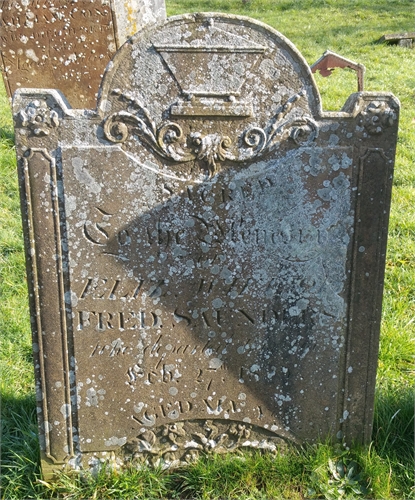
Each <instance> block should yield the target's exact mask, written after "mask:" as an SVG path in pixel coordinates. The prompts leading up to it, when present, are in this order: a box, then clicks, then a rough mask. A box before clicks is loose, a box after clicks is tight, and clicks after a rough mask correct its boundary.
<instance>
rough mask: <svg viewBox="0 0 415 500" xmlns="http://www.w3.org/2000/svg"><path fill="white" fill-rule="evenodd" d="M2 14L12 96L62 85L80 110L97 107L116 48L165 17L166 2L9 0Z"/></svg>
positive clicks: (4, 69) (6, 73) (0, 28)
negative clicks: (24, 91)
mask: <svg viewBox="0 0 415 500" xmlns="http://www.w3.org/2000/svg"><path fill="white" fill-rule="evenodd" d="M0 12H1V18H0V40H1V47H0V50H1V67H2V73H3V78H4V81H5V85H6V90H7V93H8V95H9V97H11V96H12V95H13V93H14V92H15V90H16V89H19V88H56V89H59V90H60V91H61V92H63V93H64V94H65V97H66V98H67V99H68V101H69V103H70V105H71V106H72V107H74V108H94V107H95V105H96V93H97V91H98V87H99V85H100V81H101V78H102V75H103V73H104V70H105V67H106V65H107V64H108V62H109V61H110V60H111V58H112V57H113V55H114V54H115V52H116V50H117V49H118V48H119V47H120V46H121V45H122V44H123V43H124V42H125V41H126V40H127V38H128V37H130V36H132V35H133V34H134V33H136V32H137V31H138V30H139V29H140V28H142V27H143V26H144V25H145V24H147V23H155V22H157V21H162V20H164V18H165V8H164V1H163V0H92V1H91V0H69V1H59V2H56V1H54V0H3V1H2V4H1V10H0Z"/></svg>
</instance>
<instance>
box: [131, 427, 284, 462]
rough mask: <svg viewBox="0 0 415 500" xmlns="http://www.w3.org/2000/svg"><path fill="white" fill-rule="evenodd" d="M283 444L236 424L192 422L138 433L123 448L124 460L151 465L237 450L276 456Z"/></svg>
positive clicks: (266, 433) (273, 436) (274, 437)
mask: <svg viewBox="0 0 415 500" xmlns="http://www.w3.org/2000/svg"><path fill="white" fill-rule="evenodd" d="M284 444H285V440H284V439H283V438H281V437H280V436H278V435H276V434H275V433H273V432H269V431H266V430H265V429H261V428H259V427H257V426H255V425H251V424H248V423H245V422H238V421H222V420H191V421H189V420H188V421H183V422H175V423H171V424H165V425H163V426H161V427H158V428H156V429H154V430H150V429H141V431H140V433H139V434H138V435H137V437H135V438H133V439H131V440H129V441H128V442H127V443H126V444H125V445H124V446H123V447H122V454H123V455H124V458H125V459H126V460H128V461H129V460H131V459H137V460H143V461H145V462H146V463H148V464H151V465H160V464H162V463H164V464H166V465H170V464H175V465H177V464H179V463H186V462H192V461H194V460H196V459H197V458H198V457H199V455H200V454H201V453H212V452H214V453H228V452H230V451H236V450H238V449H248V448H250V449H262V450H268V451H271V452H275V451H276V450H277V449H281V446H284Z"/></svg>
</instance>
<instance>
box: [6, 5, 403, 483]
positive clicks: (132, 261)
mask: <svg viewBox="0 0 415 500" xmlns="http://www.w3.org/2000/svg"><path fill="white" fill-rule="evenodd" d="M398 114H399V103H398V101H397V100H396V98H395V97H393V96H392V95H391V94H389V93H370V92H359V93H356V94H353V95H352V96H350V98H349V100H348V101H347V103H346V104H345V106H344V108H343V110H341V111H340V112H338V113H323V112H322V111H321V104H320V97H319V94H318V91H317V89H316V86H315V83H314V80H313V77H312V75H311V72H310V69H309V67H308V65H307V63H306V62H305V60H304V59H303V57H302V56H301V55H300V54H299V52H298V51H297V49H296V48H295V47H294V46H293V45H292V44H291V42H289V41H288V40H287V39H286V38H284V37H283V36H282V35H280V34H279V33H278V32H276V31H274V30H273V29H271V28H269V27H267V26H265V25H263V24H261V23H259V22H256V21H253V20H250V19H247V18H243V17H237V16H226V15H219V14H193V15H185V16H180V17H174V18H171V19H169V20H168V21H166V22H165V23H164V25H162V26H159V27H155V28H150V27H149V28H147V29H145V30H143V31H142V32H140V33H139V34H137V35H136V36H134V37H133V38H131V39H130V41H129V42H127V43H126V44H125V45H124V46H123V47H122V48H121V49H120V50H119V51H118V52H117V54H116V55H115V57H114V59H113V61H112V62H111V64H110V66H109V68H108V71H107V73H106V75H105V78H104V80H103V82H102V86H101V90H100V94H99V100H98V106H97V111H96V112H91V111H85V110H76V109H70V108H69V107H68V106H67V104H66V101H65V99H64V98H63V96H62V95H61V94H60V93H59V92H57V91H54V90H47V89H43V90H30V91H29V90H25V91H21V92H18V93H17V94H16V96H15V99H14V118H15V127H16V143H17V155H18V163H19V178H20V185H21V194H22V210H23V220H24V228H25V239H26V252H27V262H28V271H29V277H30V303H31V314H32V326H33V338H34V352H35V365H36V380H37V388H38V391H37V393H38V405H39V426H40V435H41V447H42V464H43V468H44V471H45V474H46V475H51V474H52V473H53V471H54V470H59V469H65V468H75V469H79V468H83V469H88V468H92V469H94V468H96V467H98V466H99V464H100V463H102V462H105V461H109V462H111V463H112V464H114V465H115V466H117V467H122V466H123V465H124V464H128V463H131V462H132V463H136V464H137V466H139V464H142V463H149V464H154V465H163V466H166V467H167V466H172V465H173V466H174V465H179V464H181V463H185V462H188V461H191V460H194V459H196V458H197V457H198V456H199V455H200V454H201V453H205V452H210V451H216V452H218V453H226V452H229V451H232V450H237V449H249V448H256V449H266V450H270V451H272V450H276V449H277V448H279V447H281V446H285V445H286V444H287V443H303V442H315V441H318V440H320V439H325V438H327V437H331V438H332V439H333V440H339V441H343V442H345V443H351V442H352V441H360V442H367V441H369V440H370V436H371V429H372V418H373V401H374V386H375V376H376V363H377V352H378V337H379V325H380V314H381V300H382V289H383V272H384V263H385V251H386V239H387V227H388V214H389V205H390V193H391V183H392V171H393V164H394V156H395V146H396V138H397V128H398Z"/></svg>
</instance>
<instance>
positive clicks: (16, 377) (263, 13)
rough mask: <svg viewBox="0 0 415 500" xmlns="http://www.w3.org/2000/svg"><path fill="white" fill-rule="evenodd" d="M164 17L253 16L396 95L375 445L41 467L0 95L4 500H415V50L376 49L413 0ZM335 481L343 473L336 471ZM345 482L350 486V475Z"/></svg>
mask: <svg viewBox="0 0 415 500" xmlns="http://www.w3.org/2000/svg"><path fill="white" fill-rule="evenodd" d="M166 3H167V8H168V14H169V15H173V14H180V13H185V12H194V11H210V12H212V11H220V12H226V13H234V14H241V15H246V16H250V17H253V18H255V19H258V20H260V21H263V22H265V23H267V24H270V25H271V26H272V27H274V28H275V29H277V30H278V31H280V32H281V33H283V34H284V35H285V36H286V37H287V38H289V39H290V40H291V41H292V42H293V43H294V44H295V45H296V46H297V48H298V49H299V50H300V51H301V52H302V54H303V55H304V57H305V58H306V60H307V62H308V63H309V64H312V63H313V62H315V61H316V60H317V59H318V58H319V57H320V56H321V55H322V53H323V52H324V51H325V50H326V49H330V50H332V51H334V52H337V53H340V54H341V55H343V56H345V57H347V58H349V59H352V60H355V61H356V62H359V63H363V64H364V65H365V66H366V74H365V90H386V91H391V92H393V93H394V94H395V95H396V96H397V97H398V98H399V99H400V101H401V104H402V110H401V119H400V129H399V140H398V149H397V154H396V166H395V177H394V187H393V197H392V209H391V220H390V228H389V243H388V255H387V263H386V278H385V292H384V304H383V320H382V331H381V342H380V353H379V368H378V377H377V389H376V405H375V420H374V430H373V437H372V443H371V445H370V447H368V448H362V447H352V448H351V449H350V450H345V449H337V448H335V447H332V446H330V445H328V444H325V443H322V444H320V445H318V446H313V447H305V448H303V449H294V448H293V449H288V450H287V451H286V452H285V453H284V454H276V455H273V454H263V455H261V454H255V453H247V454H243V455H242V454H240V455H231V456H211V457H202V458H201V459H200V460H199V461H198V462H197V463H195V464H192V465H189V466H188V467H186V468H183V469H179V470H177V471H175V472H174V473H171V474H167V473H165V472H163V471H162V470H146V469H143V470H140V471H137V470H131V471H126V472H125V473H122V474H120V473H117V472H115V471H109V470H105V469H103V470H102V471H101V472H100V473H99V475H98V476H97V477H92V476H83V477H81V476H79V475H62V477H61V478H60V479H59V481H57V482H56V483H54V484H48V483H45V482H42V479H41V473H40V469H39V452H38V441H37V427H36V411H35V402H34V390H33V386H34V380H33V368H32V358H31V336H30V323H29V313H28V307H27V298H26V294H27V289H26V277H25V265H24V256H23V243H22V241H23V240H22V231H21V222H20V208H19V196H18V186H17V175H16V162H15V156H14V146H13V144H14V134H13V128H12V123H11V115H10V110H9V107H8V103H7V99H6V97H5V94H4V89H3V88H1V91H0V227H1V231H0V334H1V359H0V370H1V382H0V387H1V394H2V420H1V425H2V443H1V444H2V471H1V475H2V498H4V499H7V500H9V499H26V498H37V499H43V498H66V499H69V498H71V499H81V498H97V499H101V498H108V499H110V498H114V499H118V498H125V499H133V498H134V499H144V498H146V499H150V498H195V499H215V498H217V499H219V498H229V499H230V498H235V499H236V498H238V499H249V498H251V499H271V498H275V499H277V498H289V499H303V498H305V497H308V498H313V497H314V498H317V497H320V498H372V499H396V500H398V499H402V498H413V499H414V498H415V494H414V489H413V484H414V473H413V467H414V462H413V426H414V406H413V404H414V403H413V400H414V391H413V379H414V354H415V348H414V338H415V139H414V136H415V135H414V134H415V103H414V99H415V88H414V80H415V79H414V74H413V68H414V67H415V50H410V49H407V48H402V47H398V46H387V45H384V44H378V43H376V41H377V40H378V39H379V38H380V36H381V35H382V34H384V33H393V32H402V31H413V29H414V28H413V23H414V12H415V4H414V2H413V1H412V0H347V1H346V0H247V1H242V0H203V1H200V0H199V1H197V0H180V1H179V0H178V1H172V0H167V2H166ZM316 81H317V84H318V87H319V89H320V92H321V94H322V99H323V105H324V109H326V110H336V109H340V108H341V107H342V105H343V103H344V102H345V101H346V99H347V97H348V96H349V94H350V93H351V92H354V91H355V90H356V78H355V75H354V74H353V73H352V72H347V71H341V70H336V71H335V73H334V74H333V75H332V77H330V78H322V77H321V76H319V75H316ZM339 471H340V472H339ZM349 476H350V477H349Z"/></svg>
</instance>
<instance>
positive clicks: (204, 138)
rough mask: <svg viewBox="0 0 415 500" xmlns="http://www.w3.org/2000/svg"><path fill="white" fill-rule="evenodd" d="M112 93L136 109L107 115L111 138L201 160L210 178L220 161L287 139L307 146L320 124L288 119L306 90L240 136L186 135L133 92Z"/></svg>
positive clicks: (266, 149) (184, 159)
mask: <svg viewBox="0 0 415 500" xmlns="http://www.w3.org/2000/svg"><path fill="white" fill-rule="evenodd" d="M112 93H113V94H115V95H118V96H120V98H121V99H122V100H124V101H126V102H127V103H128V105H129V107H130V108H135V109H136V112H135V113H131V112H129V111H124V110H121V111H117V112H115V113H112V114H111V115H110V116H108V117H107V118H106V120H105V122H104V125H103V127H104V134H105V137H106V138H107V139H108V140H109V141H111V142H115V143H124V142H126V141H127V139H129V138H130V137H133V138H134V137H135V138H138V139H139V140H140V141H142V142H143V143H145V144H146V145H147V146H149V147H150V149H151V150H152V151H153V152H154V153H156V154H158V155H159V156H161V157H162V158H164V159H166V160H171V161H175V162H188V161H194V160H198V161H201V162H202V164H204V166H205V167H206V168H207V171H208V175H209V177H212V176H213V175H214V174H215V173H217V171H218V163H219V162H223V161H225V160H230V161H234V162H243V161H247V160H251V159H253V158H255V157H257V156H261V155H263V154H266V153H267V152H270V151H272V150H273V149H275V148H277V147H278V146H279V145H280V144H281V143H282V142H283V141H285V140H287V139H291V140H292V141H293V142H294V143H295V144H297V145H300V144H302V145H306V144H309V143H311V142H312V141H314V139H315V138H316V137H317V135H318V127H317V124H316V123H315V122H314V120H312V119H311V118H309V117H303V118H297V119H295V120H292V121H289V120H285V117H286V116H287V114H288V113H289V112H290V111H291V109H292V108H293V106H294V105H295V103H296V102H297V101H298V100H299V99H301V98H302V97H304V96H305V91H301V92H299V93H298V94H295V95H294V96H292V97H291V98H289V99H288V100H287V101H286V102H285V104H284V105H283V106H281V108H280V109H279V111H278V113H276V114H275V116H274V117H273V118H272V119H271V120H270V121H269V122H268V124H267V125H266V126H265V128H260V127H254V126H252V127H248V128H247V129H246V130H245V131H244V132H243V133H242V135H241V136H240V137H237V138H234V139H231V138H230V137H228V136H222V135H220V134H205V135H204V134H203V133H201V132H193V133H190V134H188V135H187V136H185V135H184V133H183V130H182V128H181V127H180V125H179V124H178V123H176V122H173V121H167V122H164V123H161V124H160V125H158V126H157V125H156V123H155V121H154V120H153V118H152V117H151V115H150V113H149V111H148V110H147V108H146V107H145V106H144V105H143V104H142V103H141V102H140V101H139V100H138V99H136V98H135V97H134V96H132V94H130V93H129V92H122V91H121V90H119V89H115V90H113V92H112Z"/></svg>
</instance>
